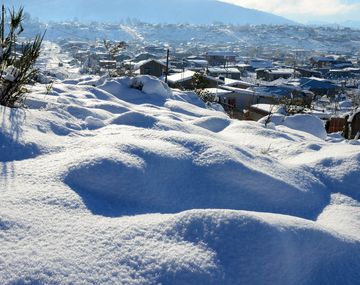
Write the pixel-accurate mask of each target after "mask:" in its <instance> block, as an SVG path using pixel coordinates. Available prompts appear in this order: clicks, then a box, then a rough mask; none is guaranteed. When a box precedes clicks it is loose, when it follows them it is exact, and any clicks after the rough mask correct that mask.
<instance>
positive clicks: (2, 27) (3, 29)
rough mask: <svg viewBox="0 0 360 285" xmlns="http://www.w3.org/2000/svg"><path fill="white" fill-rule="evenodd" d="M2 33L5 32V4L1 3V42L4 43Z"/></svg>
mask: <svg viewBox="0 0 360 285" xmlns="http://www.w3.org/2000/svg"><path fill="white" fill-rule="evenodd" d="M4 34H5V5H4V4H2V10H1V43H2V44H4Z"/></svg>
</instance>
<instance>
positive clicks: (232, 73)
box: [206, 67, 241, 79]
mask: <svg viewBox="0 0 360 285" xmlns="http://www.w3.org/2000/svg"><path fill="white" fill-rule="evenodd" d="M206 73H207V74H208V75H210V76H212V77H220V76H222V77H225V78H230V79H240V75H241V72H240V71H239V69H237V68H235V67H229V68H227V67H225V68H222V67H210V68H208V69H207V70H206Z"/></svg>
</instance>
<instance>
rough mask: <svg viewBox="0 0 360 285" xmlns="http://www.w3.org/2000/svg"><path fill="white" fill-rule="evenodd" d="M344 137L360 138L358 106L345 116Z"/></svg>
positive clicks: (350, 138)
mask: <svg viewBox="0 0 360 285" xmlns="http://www.w3.org/2000/svg"><path fill="white" fill-rule="evenodd" d="M345 119H346V123H345V129H344V137H345V138H346V139H349V140H352V139H359V138H360V108H356V109H355V110H353V111H352V113H351V114H350V115H347V116H346V117H345Z"/></svg>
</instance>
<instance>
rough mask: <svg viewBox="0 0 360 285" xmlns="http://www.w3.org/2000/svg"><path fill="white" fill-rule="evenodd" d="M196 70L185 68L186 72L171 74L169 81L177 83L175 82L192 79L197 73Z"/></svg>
mask: <svg viewBox="0 0 360 285" xmlns="http://www.w3.org/2000/svg"><path fill="white" fill-rule="evenodd" d="M195 73H196V72H195V71H191V70H185V71H184V72H180V73H175V74H171V75H169V76H168V78H167V79H168V82H170V83H175V82H182V81H186V80H189V79H191V78H192V77H193V76H194V75H195Z"/></svg>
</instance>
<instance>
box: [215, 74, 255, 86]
mask: <svg viewBox="0 0 360 285" xmlns="http://www.w3.org/2000/svg"><path fill="white" fill-rule="evenodd" d="M219 79H221V80H222V81H224V85H223V87H235V88H240V89H247V88H249V87H253V86H255V85H254V84H252V83H250V82H246V81H243V80H235V79H230V78H226V77H221V76H219Z"/></svg>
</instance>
